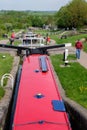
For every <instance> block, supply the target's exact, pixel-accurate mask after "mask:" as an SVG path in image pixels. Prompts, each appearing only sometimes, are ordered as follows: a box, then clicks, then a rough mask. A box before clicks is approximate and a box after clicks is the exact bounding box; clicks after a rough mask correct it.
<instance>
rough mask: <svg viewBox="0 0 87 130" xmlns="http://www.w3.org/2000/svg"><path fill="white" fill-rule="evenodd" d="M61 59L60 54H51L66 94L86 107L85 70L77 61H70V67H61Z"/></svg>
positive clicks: (86, 76)
mask: <svg viewBox="0 0 87 130" xmlns="http://www.w3.org/2000/svg"><path fill="white" fill-rule="evenodd" d="M62 59H63V56H62V55H54V56H51V60H52V64H53V66H54V69H55V71H56V73H57V75H58V77H59V80H60V82H61V84H62V87H63V88H64V90H65V92H66V95H67V96H68V97H69V98H71V99H72V100H75V101H76V102H78V103H79V104H81V105H82V106H84V107H86V108H87V82H86V79H87V70H86V69H85V68H84V67H82V66H81V65H80V64H79V63H77V62H70V67H61V65H63V64H64V63H63V60H62ZM70 59H72V56H71V58H70Z"/></svg>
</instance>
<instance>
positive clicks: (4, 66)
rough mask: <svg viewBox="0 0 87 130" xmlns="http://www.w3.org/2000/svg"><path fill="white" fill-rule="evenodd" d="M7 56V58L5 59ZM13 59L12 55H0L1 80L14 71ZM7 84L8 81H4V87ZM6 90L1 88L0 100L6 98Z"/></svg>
mask: <svg viewBox="0 0 87 130" xmlns="http://www.w3.org/2000/svg"><path fill="white" fill-rule="evenodd" d="M3 56H5V58H3ZM12 63H13V57H12V56H10V54H2V53H0V80H1V78H2V76H3V75H4V74H5V73H10V71H11V69H12ZM6 83H7V79H5V80H4V86H5V85H6ZM4 93H5V91H4V88H2V87H1V86H0V99H1V97H3V96H4Z"/></svg>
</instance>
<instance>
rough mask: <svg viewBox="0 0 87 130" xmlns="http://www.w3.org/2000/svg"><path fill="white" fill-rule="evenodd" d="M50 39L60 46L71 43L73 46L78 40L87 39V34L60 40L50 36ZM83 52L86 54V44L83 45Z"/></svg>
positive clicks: (56, 36) (55, 36)
mask: <svg viewBox="0 0 87 130" xmlns="http://www.w3.org/2000/svg"><path fill="white" fill-rule="evenodd" d="M50 37H51V39H54V40H55V41H56V43H57V44H62V43H72V46H75V42H76V41H77V40H78V39H82V38H87V34H80V35H75V36H68V37H67V38H66V39H60V38H59V37H58V35H51V36H50ZM83 46H84V48H83V50H84V51H86V52H87V42H84V43H83Z"/></svg>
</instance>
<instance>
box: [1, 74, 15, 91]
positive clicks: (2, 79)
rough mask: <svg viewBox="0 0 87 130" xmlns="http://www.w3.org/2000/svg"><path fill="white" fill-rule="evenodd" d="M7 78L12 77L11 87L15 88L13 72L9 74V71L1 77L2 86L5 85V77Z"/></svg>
mask: <svg viewBox="0 0 87 130" xmlns="http://www.w3.org/2000/svg"><path fill="white" fill-rule="evenodd" d="M5 78H8V79H10V80H11V85H12V86H11V87H12V89H13V85H14V78H13V76H12V75H11V74H8V73H6V74H4V75H3V76H2V78H1V87H3V86H4V85H3V84H4V79H5Z"/></svg>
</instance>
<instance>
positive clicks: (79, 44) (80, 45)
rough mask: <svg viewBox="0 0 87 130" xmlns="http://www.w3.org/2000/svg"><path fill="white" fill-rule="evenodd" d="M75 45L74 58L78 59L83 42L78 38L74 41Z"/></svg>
mask: <svg viewBox="0 0 87 130" xmlns="http://www.w3.org/2000/svg"><path fill="white" fill-rule="evenodd" d="M75 47H76V58H77V59H80V53H81V49H82V48H83V43H82V42H81V41H80V40H78V41H77V42H76V43H75Z"/></svg>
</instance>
